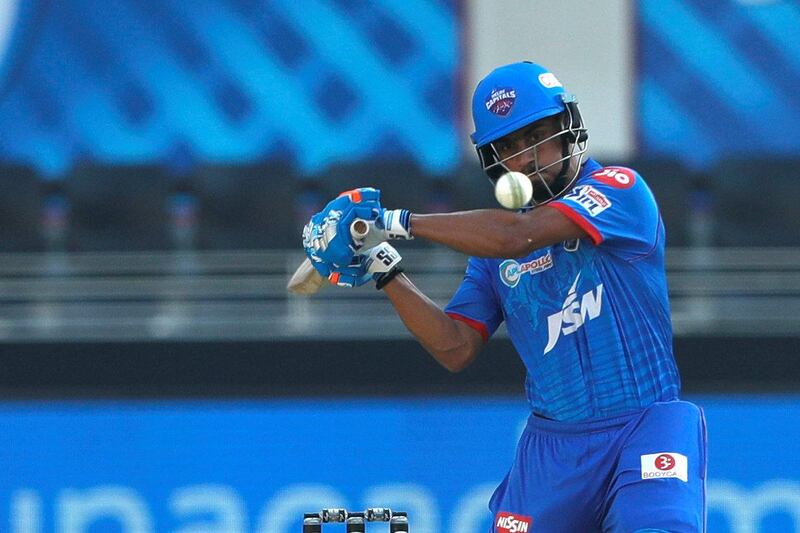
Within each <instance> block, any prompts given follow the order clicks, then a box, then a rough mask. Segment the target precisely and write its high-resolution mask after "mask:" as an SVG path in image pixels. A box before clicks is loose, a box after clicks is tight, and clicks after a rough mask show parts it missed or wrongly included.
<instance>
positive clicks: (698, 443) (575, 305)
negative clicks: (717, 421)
mask: <svg viewBox="0 0 800 533" xmlns="http://www.w3.org/2000/svg"><path fill="white" fill-rule="evenodd" d="M472 115H473V120H474V123H475V132H474V133H473V134H472V142H473V143H474V144H475V147H476V149H477V152H478V157H479V159H480V162H481V164H482V166H483V169H484V171H485V172H486V174H487V175H488V176H489V179H490V180H491V181H492V182H497V181H498V180H499V179H500V178H501V176H503V175H504V174H507V173H509V172H513V173H516V172H519V173H522V174H524V175H525V176H526V177H527V179H529V180H530V181H531V185H532V197H531V199H530V201H529V202H528V205H527V206H525V207H523V208H522V209H519V210H517V211H506V210H501V209H496V210H495V209H491V210H473V211H463V212H456V213H440V214H416V213H410V212H409V211H408V210H404V209H385V208H384V207H383V206H382V205H381V203H380V193H379V191H377V190H375V189H371V188H363V189H356V190H354V191H349V192H347V193H344V194H343V195H341V196H340V197H338V198H336V199H335V200H333V201H331V202H330V203H329V204H328V205H327V206H326V207H325V208H324V209H323V210H322V211H321V212H320V213H318V214H316V215H315V216H314V217H312V219H311V221H310V222H309V223H308V225H307V226H306V227H305V229H304V231H303V244H304V247H305V251H306V254H307V255H308V257H309V258H310V259H311V261H312V263H313V264H314V267H315V268H316V269H317V270H318V271H319V272H320V273H321V274H322V275H324V276H326V277H328V278H329V279H330V280H331V281H333V282H334V283H336V284H338V285H343V286H358V285H363V284H365V283H368V282H369V281H371V280H375V283H376V286H377V288H379V289H382V290H383V291H384V292H385V294H386V296H387V297H388V298H389V300H390V301H391V303H392V305H393V306H394V308H395V309H396V311H397V313H398V315H399V316H400V318H401V320H402V321H403V323H404V324H405V326H406V327H407V328H408V330H409V331H410V332H411V333H412V334H413V335H414V336H415V337H416V338H417V339H418V341H419V342H420V343H421V344H422V346H424V347H425V349H426V350H427V351H428V352H430V354H431V355H432V356H433V357H434V358H435V359H436V360H437V361H438V362H439V363H440V364H442V365H443V366H444V367H445V368H447V369H448V370H450V371H452V372H458V371H460V370H462V369H464V368H466V367H467V366H468V365H469V364H470V363H472V361H474V360H475V358H476V357H477V356H478V353H479V352H480V351H481V349H482V348H483V346H484V345H485V344H486V342H487V341H488V339H489V337H491V336H492V334H493V333H494V332H495V331H496V330H497V328H498V326H499V325H500V323H501V322H505V323H506V326H507V329H508V334H509V336H510V337H511V340H512V342H513V344H514V347H515V348H516V350H517V352H518V353H519V356H520V357H521V358H522V361H523V362H524V364H525V367H526V369H527V379H526V381H525V389H526V394H527V399H528V402H529V403H530V408H531V414H530V417H529V419H528V423H527V426H526V428H525V430H524V432H523V434H522V436H521V438H520V441H519V445H518V447H517V451H516V457H515V459H514V462H513V464H512V465H511V468H510V470H509V472H508V474H507V475H506V477H505V479H504V480H503V481H502V483H500V486H499V487H498V488H497V490H496V491H495V493H494V495H493V496H492V498H491V500H490V502H489V508H490V509H491V512H492V514H493V520H492V529H491V531H492V532H497V533H516V532H531V533H556V532H559V533H593V532H598V533H600V532H606V533H607V532H619V533H632V532H638V533H643V532H649V533H652V532H670V533H676V532H687V533H688V532H700V531H705V514H706V509H705V476H706V430H705V421H704V418H703V414H702V411H701V410H700V409H699V408H698V407H697V406H695V405H693V404H691V403H689V402H685V401H682V400H681V399H680V377H679V375H678V370H677V368H676V364H675V359H674V357H673V355H672V325H671V321H670V312H669V302H668V298H667V282H666V272H665V268H664V224H663V222H662V220H661V216H660V214H659V211H658V207H657V205H656V202H655V199H654V198H653V194H652V192H651V191H650V189H649V188H648V186H647V184H646V183H645V181H644V179H643V178H642V176H641V175H639V174H638V173H637V172H636V171H635V170H632V169H630V168H625V167H619V166H603V165H601V164H600V163H598V162H596V161H595V160H593V159H591V158H589V157H588V156H587V140H588V135H587V130H586V127H585V125H584V123H583V120H582V118H581V114H580V112H579V109H578V103H577V100H576V98H575V97H574V96H573V95H572V94H570V93H568V92H566V91H565V89H564V87H563V86H562V84H561V83H560V82H559V80H558V78H556V76H555V75H554V74H553V73H551V72H550V71H548V70H547V69H545V68H544V67H542V66H540V65H537V64H534V63H529V62H521V63H514V64H510V65H506V66H503V67H500V68H497V69H496V70H494V71H493V72H491V73H490V74H489V75H488V76H486V78H484V79H483V80H482V81H481V82H480V83H479V84H478V86H477V88H476V89H475V93H474V95H473V99H472ZM526 186H527V184H526ZM355 218H363V219H366V220H370V221H374V224H375V227H376V228H378V230H376V231H381V232H382V236H383V237H384V238H385V239H387V240H391V239H401V240H402V239H411V238H420V239H428V240H430V241H433V242H436V243H440V244H442V245H444V246H447V247H449V248H452V249H454V250H458V251H460V252H463V253H465V254H468V255H469V256H470V257H469V260H468V263H467V269H466V274H465V275H464V279H463V281H462V282H461V285H460V286H459V288H458V290H457V291H456V293H455V294H454V295H453V297H452V299H451V301H450V303H449V304H448V305H447V306H446V307H445V309H444V310H442V309H440V308H439V307H438V306H437V305H436V304H434V303H433V302H432V301H431V300H430V299H429V298H427V297H426V296H425V295H424V294H423V293H422V292H421V291H420V290H419V289H417V287H415V286H414V284H413V283H412V282H411V280H410V279H409V277H408V276H407V275H406V274H404V273H403V270H402V266H401V256H400V254H399V253H398V252H397V250H396V249H395V248H394V247H392V246H391V245H390V244H388V243H387V242H383V243H381V244H379V245H378V246H375V247H373V248H370V249H364V247H363V246H362V244H361V243H359V242H355V241H354V240H353V238H352V237H351V235H350V232H349V231H348V228H349V227H350V224H351V222H352V221H353V220H354V219H355Z"/></svg>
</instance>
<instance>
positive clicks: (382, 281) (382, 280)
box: [375, 266, 403, 290]
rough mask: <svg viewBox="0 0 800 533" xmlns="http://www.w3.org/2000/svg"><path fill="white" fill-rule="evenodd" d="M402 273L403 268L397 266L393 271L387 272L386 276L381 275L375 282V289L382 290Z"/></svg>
mask: <svg viewBox="0 0 800 533" xmlns="http://www.w3.org/2000/svg"><path fill="white" fill-rule="evenodd" d="M401 272H403V267H401V266H396V267H394V268H393V269H391V270H390V271H389V272H387V273H385V274H381V275H380V276H378V279H376V280H375V288H376V289H377V290H381V289H382V288H384V287H385V286H386V284H387V283H389V282H390V281H392V280H393V279H394V278H395V276H397V275H398V274H400V273H401Z"/></svg>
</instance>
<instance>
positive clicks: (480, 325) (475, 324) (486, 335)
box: [447, 312, 489, 342]
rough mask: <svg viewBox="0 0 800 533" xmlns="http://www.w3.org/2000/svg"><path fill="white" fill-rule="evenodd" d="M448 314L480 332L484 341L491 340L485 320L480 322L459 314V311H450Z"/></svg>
mask: <svg viewBox="0 0 800 533" xmlns="http://www.w3.org/2000/svg"><path fill="white" fill-rule="evenodd" d="M447 316H449V317H450V318H452V319H453V320H458V321H459V322H463V323H464V324H466V325H468V326H469V327H471V328H472V329H474V330H475V331H477V332H478V333H480V334H481V337H483V342H488V341H489V330H488V329H487V328H486V324H484V323H483V322H478V321H477V320H475V319H472V318H469V317H466V316H464V315H459V314H458V313H452V312H448V313H447Z"/></svg>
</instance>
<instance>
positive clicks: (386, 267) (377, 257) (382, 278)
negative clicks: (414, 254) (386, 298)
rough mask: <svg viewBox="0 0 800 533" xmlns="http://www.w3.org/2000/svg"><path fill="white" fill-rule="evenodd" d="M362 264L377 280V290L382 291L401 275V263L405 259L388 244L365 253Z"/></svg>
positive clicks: (380, 245) (385, 243)
mask: <svg viewBox="0 0 800 533" xmlns="http://www.w3.org/2000/svg"><path fill="white" fill-rule="evenodd" d="M360 257H361V264H362V265H363V266H364V267H365V268H366V270H367V272H368V273H369V274H371V275H372V278H373V279H374V280H375V288H376V289H382V288H383V287H384V286H385V285H386V284H387V283H389V281H391V280H392V279H393V278H394V277H395V276H397V275H398V274H400V273H401V272H402V271H403V269H402V267H400V261H401V260H402V259H403V258H402V257H401V256H400V253H399V252H398V251H397V250H396V249H395V248H394V246H392V245H391V244H389V243H388V242H382V243H380V244H379V245H377V246H375V247H373V248H370V249H369V250H367V251H365V252H363V255H361V256H360Z"/></svg>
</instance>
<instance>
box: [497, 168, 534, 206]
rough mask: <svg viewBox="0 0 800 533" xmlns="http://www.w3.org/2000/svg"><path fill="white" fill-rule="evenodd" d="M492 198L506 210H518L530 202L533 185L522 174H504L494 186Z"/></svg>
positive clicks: (512, 172)
mask: <svg viewBox="0 0 800 533" xmlns="http://www.w3.org/2000/svg"><path fill="white" fill-rule="evenodd" d="M494 197H495V198H497V201H498V202H500V205H502V206H503V207H505V208H506V209H519V208H520V207H523V206H526V205H528V202H530V201H531V198H532V197H533V184H532V183H531V180H530V179H528V176H526V175H525V174H523V173H522V172H514V171H511V172H506V173H505V174H503V175H502V176H500V178H499V179H498V180H497V182H496V183H495V184H494Z"/></svg>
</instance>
